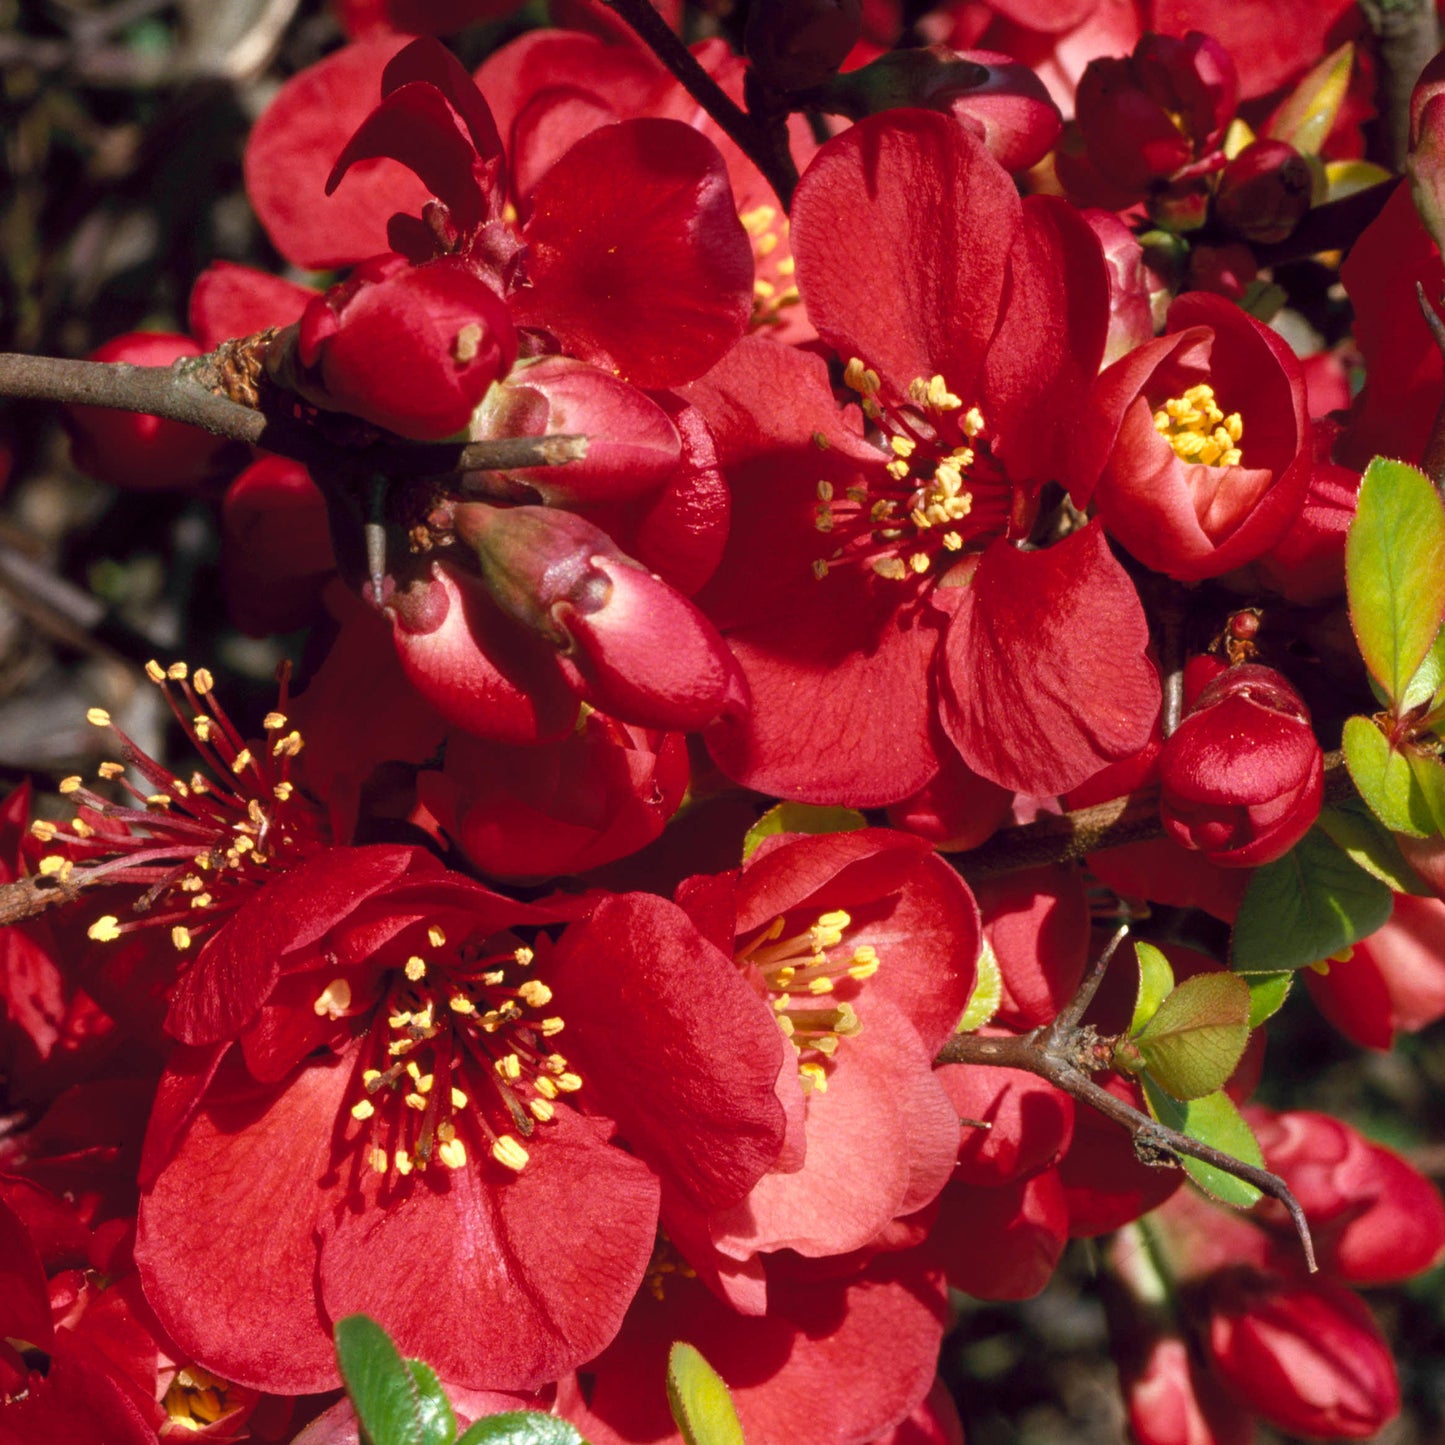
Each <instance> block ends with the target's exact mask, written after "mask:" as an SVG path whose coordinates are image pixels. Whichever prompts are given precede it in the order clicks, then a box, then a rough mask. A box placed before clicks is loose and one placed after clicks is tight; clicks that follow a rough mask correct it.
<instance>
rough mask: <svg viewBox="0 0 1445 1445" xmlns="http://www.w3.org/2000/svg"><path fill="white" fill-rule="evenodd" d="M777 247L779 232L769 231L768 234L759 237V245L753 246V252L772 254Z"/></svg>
mask: <svg viewBox="0 0 1445 1445" xmlns="http://www.w3.org/2000/svg"><path fill="white" fill-rule="evenodd" d="M777 249H778V234H777V232H776V231H769V232H768V234H767V235H766V236H759V237H758V241H757V245H755V246H754V247H753V254H754V255H755V256H771V255H772V254H773V252H774V251H776V250H777ZM780 269H781V268H780Z"/></svg>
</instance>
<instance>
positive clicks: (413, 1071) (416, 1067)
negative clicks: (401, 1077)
mask: <svg viewBox="0 0 1445 1445" xmlns="http://www.w3.org/2000/svg"><path fill="white" fill-rule="evenodd" d="M406 1072H407V1077H408V1078H411V1079H419V1078H421V1065H420V1064H419V1063H417V1061H416V1060H415V1059H413V1060H412V1061H411V1062H410V1063H409V1064H408V1065H407V1066H406Z"/></svg>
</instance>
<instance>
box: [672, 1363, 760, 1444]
mask: <svg viewBox="0 0 1445 1445" xmlns="http://www.w3.org/2000/svg"><path fill="white" fill-rule="evenodd" d="M667 1400H668V1404H669V1405H671V1407H672V1418H673V1419H674V1420H676V1421H677V1428H678V1429H679V1430H681V1431H682V1438H683V1439H684V1440H686V1441H687V1445H743V1427H742V1426H741V1425H740V1424H738V1416H737V1411H736V1410H734V1409H733V1401H732V1396H731V1395H729V1394H728V1387H727V1386H726V1385H725V1384H724V1383H723V1380H722V1376H721V1375H719V1374H718V1372H717V1371H716V1370H714V1369H713V1367H712V1366H711V1365H710V1364H708V1362H707V1361H706V1360H705V1359H703V1357H702V1356H701V1355H700V1354H699V1353H698V1352H697V1351H696V1350H695V1349H693V1347H692V1346H691V1345H688V1344H684V1343H683V1342H682V1341H681V1340H679V1341H678V1342H677V1343H676V1344H675V1345H673V1347H672V1350H671V1352H670V1353H669V1354H668V1357H667Z"/></svg>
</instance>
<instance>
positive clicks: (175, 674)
mask: <svg viewBox="0 0 1445 1445" xmlns="http://www.w3.org/2000/svg"><path fill="white" fill-rule="evenodd" d="M190 670H191V669H190V667H189V666H188V665H187V664H186V663H184V662H173V663H171V665H170V666H169V667H167V668H166V676H167V677H168V678H169V679H170V681H172V682H184V681H185V680H186V677H187V675H188V674H189V673H190ZM206 676H207V677H209V676H210V674H209V673H207V674H206Z"/></svg>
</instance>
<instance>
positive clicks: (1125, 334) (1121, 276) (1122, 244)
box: [1083, 207, 1163, 368]
mask: <svg viewBox="0 0 1445 1445" xmlns="http://www.w3.org/2000/svg"><path fill="white" fill-rule="evenodd" d="M1083 216H1084V219H1085V220H1086V221H1087V222H1088V223H1089V228H1090V229H1091V230H1092V231H1093V233H1094V234H1095V235H1096V236H1097V237H1098V238H1099V244H1100V245H1101V246H1102V247H1103V248H1104V262H1105V264H1106V265H1107V266H1108V268H1109V337H1108V340H1107V341H1106V342H1105V344H1104V356H1103V360H1102V361H1101V362H1100V363H1099V364H1100V367H1101V368H1102V367H1105V366H1108V365H1110V364H1111V363H1112V362H1115V361H1118V359H1119V358H1120V357H1121V356H1126V355H1128V353H1129V352H1131V351H1133V349H1134V348H1135V347H1136V346H1142V345H1143V344H1144V343H1145V342H1146V341H1150V340H1152V339H1153V337H1154V297H1155V295H1156V293H1157V292H1159V291H1160V290H1161V289H1163V288H1161V287H1160V284H1159V280H1158V278H1157V277H1156V276H1155V274H1154V273H1153V272H1152V271H1151V270H1150V269H1149V268H1148V267H1147V266H1146V265H1145V264H1144V248H1143V247H1142V246H1141V245H1140V244H1139V241H1138V238H1137V237H1136V236H1135V235H1134V233H1133V231H1131V230H1130V229H1129V227H1128V226H1126V225H1125V224H1124V223H1123V221H1121V220H1120V219H1119V217H1118V216H1117V215H1116V214H1115V213H1114V212H1113V211H1106V210H1103V209H1101V208H1098V207H1094V208H1091V209H1090V210H1087V211H1085V212H1084V213H1083Z"/></svg>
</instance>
